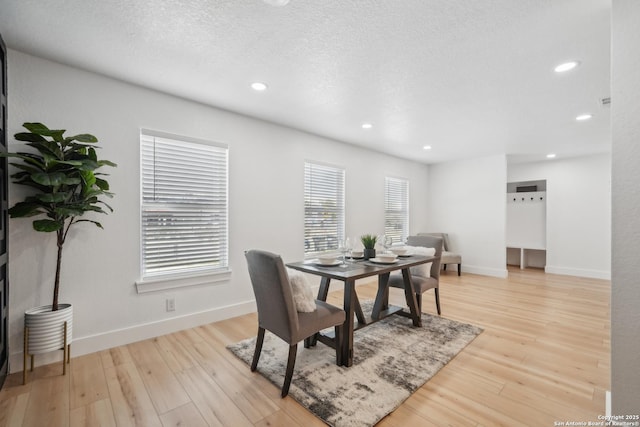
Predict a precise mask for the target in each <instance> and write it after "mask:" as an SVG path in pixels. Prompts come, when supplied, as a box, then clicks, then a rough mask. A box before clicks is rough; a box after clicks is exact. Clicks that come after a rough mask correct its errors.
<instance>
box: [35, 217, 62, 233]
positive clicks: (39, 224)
mask: <svg viewBox="0 0 640 427" xmlns="http://www.w3.org/2000/svg"><path fill="white" fill-rule="evenodd" d="M63 226H64V224H63V223H61V222H58V221H54V220H52V219H38V220H36V221H33V229H34V230H36V231H44V232H46V233H50V232H52V231H58V230H60V229H61V228H62V227H63Z"/></svg>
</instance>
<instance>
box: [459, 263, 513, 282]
mask: <svg viewBox="0 0 640 427" xmlns="http://www.w3.org/2000/svg"><path fill="white" fill-rule="evenodd" d="M447 271H449V270H448V269H447ZM462 272H463V273H473V274H480V275H481V276H491V277H500V278H502V279H505V278H506V277H507V275H508V274H509V273H508V271H507V269H506V268H488V267H478V266H476V265H466V264H463V266H462Z"/></svg>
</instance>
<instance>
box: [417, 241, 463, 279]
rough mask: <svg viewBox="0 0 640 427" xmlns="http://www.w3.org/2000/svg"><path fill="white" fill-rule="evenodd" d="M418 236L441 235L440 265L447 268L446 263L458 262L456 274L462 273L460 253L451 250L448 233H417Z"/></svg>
mask: <svg viewBox="0 0 640 427" xmlns="http://www.w3.org/2000/svg"><path fill="white" fill-rule="evenodd" d="M418 236H437V237H442V245H443V247H442V256H441V258H440V265H442V266H443V268H444V269H445V270H446V269H447V264H458V276H460V274H461V273H462V255H460V254H459V253H455V252H452V251H451V247H450V245H449V235H448V234H447V233H418Z"/></svg>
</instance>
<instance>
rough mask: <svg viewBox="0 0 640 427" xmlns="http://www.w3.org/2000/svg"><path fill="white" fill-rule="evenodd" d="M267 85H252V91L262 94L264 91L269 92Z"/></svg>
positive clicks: (258, 83) (259, 83) (257, 83)
mask: <svg viewBox="0 0 640 427" xmlns="http://www.w3.org/2000/svg"><path fill="white" fill-rule="evenodd" d="M267 87H268V86H267V85H266V84H265V83H262V82H255V83H251V89H253V90H257V91H258V92H262V91H263V90H267Z"/></svg>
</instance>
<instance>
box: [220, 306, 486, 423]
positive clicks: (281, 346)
mask: <svg viewBox="0 0 640 427" xmlns="http://www.w3.org/2000/svg"><path fill="white" fill-rule="evenodd" d="M371 304H372V303H371V302H370V301H367V302H363V303H362V308H363V310H364V311H365V312H370V311H371ZM422 324H423V327H422V328H414V327H413V325H412V323H411V320H410V319H408V318H405V317H400V316H390V317H387V318H386V319H383V320H382V321H380V322H378V323H375V324H373V325H370V326H368V327H366V328H363V329H360V330H358V331H356V332H355V341H354V351H353V352H354V361H353V366H351V367H349V368H345V367H341V366H336V364H335V351H334V350H333V349H331V348H329V347H327V346H326V345H324V344H322V343H318V345H317V346H316V347H314V348H310V349H305V348H304V346H303V345H302V343H300V344H299V345H298V355H297V359H296V366H295V369H294V372H293V380H292V381H291V388H290V389H289V396H291V397H292V398H294V399H295V400H297V401H298V402H300V404H301V405H302V406H304V407H305V408H307V409H308V410H309V411H311V412H312V413H313V414H315V415H316V416H317V417H318V418H320V419H322V420H323V421H324V422H326V423H327V424H329V425H331V426H335V427H343V426H345V427H346V426H349V427H356V426H358V427H360V426H372V425H374V424H376V423H377V422H378V421H380V420H381V419H382V418H383V417H384V416H385V415H387V414H389V413H390V412H392V411H393V410H394V409H396V408H397V407H398V406H400V404H401V403H402V402H403V401H405V400H406V399H407V398H408V397H409V396H411V393H413V392H414V391H415V390H417V389H418V388H419V387H421V386H422V385H423V384H424V383H426V382H427V381H428V380H429V379H430V378H431V377H432V376H433V375H435V373H436V372H438V371H439V370H440V369H441V368H442V367H443V366H444V365H446V364H447V363H448V362H449V361H450V360H451V359H452V358H453V357H455V355H456V354H458V353H459V352H460V351H461V350H462V349H463V348H464V347H465V346H466V345H467V344H469V343H470V342H471V341H473V339H474V338H475V337H476V336H477V335H478V334H480V333H481V332H482V329H481V328H478V327H476V326H473V325H468V324H465V323H460V322H456V321H454V320H449V319H445V318H443V317H436V316H431V315H429V314H423V315H422ZM254 347H255V338H249V339H246V340H244V341H241V342H239V343H236V344H232V345H230V346H228V347H227V348H228V349H229V350H231V351H232V352H233V353H234V354H235V355H236V356H238V357H239V358H240V359H241V360H243V361H244V362H245V363H247V364H250V363H251V359H252V357H253V350H254ZM288 351H289V346H288V345H287V344H286V343H285V342H284V341H282V340H281V339H280V338H278V337H276V336H275V335H273V334H271V333H269V332H267V333H266V335H265V339H264V345H263V347H262V355H261V356H260V362H259V363H258V372H260V373H261V374H262V375H264V376H265V377H266V378H268V379H269V380H270V381H271V382H272V383H274V384H275V385H276V386H277V387H278V388H281V387H282V382H283V381H284V372H285V366H286V362H287V353H288ZM247 369H248V368H247Z"/></svg>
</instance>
